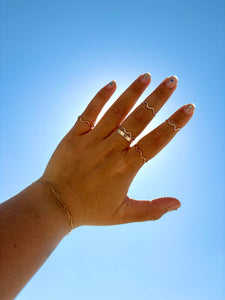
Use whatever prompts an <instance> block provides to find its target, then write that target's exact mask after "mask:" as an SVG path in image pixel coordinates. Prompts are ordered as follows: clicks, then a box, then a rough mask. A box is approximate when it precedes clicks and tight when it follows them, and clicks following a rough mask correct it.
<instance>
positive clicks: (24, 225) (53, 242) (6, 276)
mask: <svg viewBox="0 0 225 300" xmlns="http://www.w3.org/2000/svg"><path fill="white" fill-rule="evenodd" d="M68 230H69V224H68V220H67V217H66V215H65V212H64V211H63V208H62V207H60V204H58V203H57V200H56V199H54V196H53V195H52V194H51V192H50V191H48V189H47V188H46V187H45V186H44V185H43V184H39V183H35V184H32V185H31V186H29V187H27V188H26V189H25V190H23V191H22V192H20V193H19V194H17V195H16V196H14V197H13V198H11V199H9V200H8V201H6V202H4V203H2V204H1V205H0V295H1V299H4V300H5V299H13V298H14V297H15V296H16V295H17V294H18V293H19V292H20V290H21V289H22V288H23V287H24V286H25V284H26V283H27V282H28V281H29V280H30V279H31V277H32V276H33V275H34V274H35V272H36V271H37V270H38V269H39V268H40V267H41V265H42V264H43V263H44V262H45V261H46V259H47V258H48V257H49V255H50V254H51V253H52V251H53V250H54V249H55V248H56V246H57V245H58V244H59V242H60V241H61V240H62V239H63V237H64V236H65V235H66V233H67V232H68Z"/></svg>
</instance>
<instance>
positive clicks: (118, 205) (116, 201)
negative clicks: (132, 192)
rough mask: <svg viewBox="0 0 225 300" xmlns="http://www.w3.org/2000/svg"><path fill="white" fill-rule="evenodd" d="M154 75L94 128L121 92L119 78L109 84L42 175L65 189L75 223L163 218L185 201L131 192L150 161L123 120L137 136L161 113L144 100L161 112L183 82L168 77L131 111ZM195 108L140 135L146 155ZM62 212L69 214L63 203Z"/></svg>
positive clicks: (184, 109) (127, 94)
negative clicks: (125, 134) (146, 197)
mask: <svg viewBox="0 0 225 300" xmlns="http://www.w3.org/2000/svg"><path fill="white" fill-rule="evenodd" d="M150 81H151V75H150V74H149V73H145V74H142V75H140V76H139V77H138V78H137V79H136V80H135V81H134V82H133V83H132V84H131V85H130V86H129V87H128V88H127V89H126V90H125V91H124V93H123V94H122V95H121V96H120V97H119V98H118V99H117V101H116V102H115V103H114V104H113V105H112V106H111V107H110V108H109V110H108V111H107V112H106V113H105V114H104V116H103V117H102V119H101V120H100V121H99V122H98V123H97V124H96V125H95V126H94V127H93V128H91V126H90V124H94V123H95V121H96V119H97V117H98V115H99V113H100V111H101V109H102V108H103V106H104V105H105V103H106V102H107V101H108V100H109V99H110V97H111V96H112V94H113V93H114V92H115V90H116V82H115V81H112V82H111V83H109V84H108V85H106V86H105V87H103V88H102V89H101V90H100V91H99V92H98V93H97V94H96V95H95V97H94V98H93V99H92V101H91V102H90V103H89V105H88V106H87V108H86V109H85V111H84V112H83V113H82V115H81V117H82V119H78V120H77V121H76V123H75V125H74V127H73V128H72V129H71V130H70V131H69V132H68V134H67V135H66V136H65V137H64V138H63V140H62V141H61V143H60V144H59V145H58V147H57V149H56V150H55V152H54V153H53V155H52V157H51V159H50V161H49V163H48V165H47V167H46V170H45V172H44V174H43V176H42V177H41V178H40V179H41V180H45V181H47V182H49V183H51V185H52V186H53V187H54V188H55V190H56V191H57V192H58V193H59V194H60V197H61V199H62V200H63V202H64V203H65V205H66V206H67V207H68V209H69V211H70V213H71V215H72V217H73V223H74V227H78V226H82V225H116V224H123V223H129V222H139V221H148V220H157V219H159V218H160V217H161V216H162V215H163V214H165V213H166V212H167V211H169V210H174V209H177V208H178V207H180V205H181V204H180V202H179V200H177V199H175V198H172V197H163V198H158V199H154V200H152V201H149V200H134V199H130V198H129V197H128V195H127V194H128V190H129V186H130V185H131V183H132V180H133V179H134V177H135V175H136V174H137V172H138V171H139V170H140V168H141V167H142V166H143V164H144V161H143V159H142V158H141V156H140V153H139V152H138V151H137V150H136V148H135V142H134V146H132V147H130V142H128V141H127V140H126V139H125V138H124V137H122V136H121V135H120V134H118V132H117V129H118V127H119V126H120V125H121V126H123V127H125V128H126V130H127V131H129V132H131V133H132V136H134V137H137V136H138V135H139V134H140V133H141V132H142V131H143V130H144V128H145V127H146V126H147V125H148V124H149V122H150V121H151V120H152V119H153V117H154V116H155V115H154V113H153V110H151V109H148V108H147V106H146V104H144V103H143V102H144V101H147V103H148V105H149V107H153V108H154V112H155V113H158V111H159V110H160V108H161V107H162V106H163V105H164V104H165V102H166V101H167V100H168V99H169V97H170V96H171V95H172V93H173V92H174V91H175V89H176V87H177V77H176V76H171V77H168V78H166V79H165V80H164V81H163V82H162V83H161V84H160V85H159V86H158V87H157V88H156V90H154V91H153V92H152V93H151V94H150V95H149V96H148V97H147V98H146V99H144V101H143V102H142V103H141V104H140V105H139V106H138V107H137V108H136V109H135V110H134V111H133V112H132V113H131V114H130V115H129V116H128V117H127V115H128V113H129V112H130V110H131V109H132V107H133V106H134V104H135V103H136V102H137V100H138V99H139V97H140V96H141V95H142V93H143V92H144V90H145V89H146V88H147V87H148V85H149V84H150ZM194 108H195V106H194V104H187V105H184V106H182V107H181V108H180V109H178V110H177V111H176V112H175V113H174V114H173V115H172V116H170V117H169V118H168V119H169V120H170V122H171V123H173V124H174V125H173V126H172V125H171V126H170V125H169V124H168V122H166V121H165V122H164V123H162V124H161V125H159V126H158V127H157V128H155V129H154V130H153V131H151V132H149V133H148V134H147V135H145V136H144V137H143V138H142V139H141V140H139V142H138V147H139V149H141V151H142V154H143V157H145V158H146V159H147V160H148V161H149V160H150V159H151V158H153V157H154V156H155V155H156V154H157V153H158V152H160V151H161V150H162V149H163V148H164V147H165V146H166V145H167V144H168V143H169V141H170V140H171V139H172V138H173V137H174V136H175V135H176V134H177V132H178V131H175V130H174V129H175V128H182V127H183V126H185V125H186V123H187V122H188V121H189V120H190V119H191V117H192V115H193V113H194ZM81 120H85V121H86V122H82V121H81ZM179 134H180V133H179ZM149 172H151V168H150V167H149ZM37 184H38V183H37ZM149 192H151V191H149ZM62 213H64V214H65V211H63V209H62ZM65 216H66V215H65Z"/></svg>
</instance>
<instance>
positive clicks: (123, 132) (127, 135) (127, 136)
mask: <svg viewBox="0 0 225 300" xmlns="http://www.w3.org/2000/svg"><path fill="white" fill-rule="evenodd" d="M117 132H118V133H119V135H121V136H122V137H123V138H124V139H125V140H127V141H128V142H132V141H133V140H134V139H135V137H134V136H132V134H131V132H129V131H127V130H126V128H125V127H122V126H120V127H119V128H118V129H117Z"/></svg>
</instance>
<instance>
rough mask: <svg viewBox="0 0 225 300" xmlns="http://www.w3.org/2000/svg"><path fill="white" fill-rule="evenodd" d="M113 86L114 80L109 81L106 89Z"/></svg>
mask: <svg viewBox="0 0 225 300" xmlns="http://www.w3.org/2000/svg"><path fill="white" fill-rule="evenodd" d="M113 87H114V81H110V83H109V84H107V86H106V89H107V90H111V89H112V88H113Z"/></svg>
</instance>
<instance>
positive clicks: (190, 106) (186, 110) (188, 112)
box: [184, 103, 195, 116]
mask: <svg viewBox="0 0 225 300" xmlns="http://www.w3.org/2000/svg"><path fill="white" fill-rule="evenodd" d="M194 109H195V105H194V104H193V103H190V104H188V105H186V106H185V107H184V113H185V114H186V115H187V116H188V115H191V114H192V113H193V111H194Z"/></svg>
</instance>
